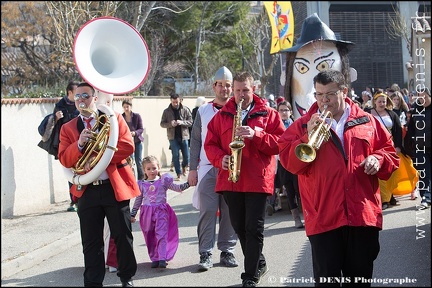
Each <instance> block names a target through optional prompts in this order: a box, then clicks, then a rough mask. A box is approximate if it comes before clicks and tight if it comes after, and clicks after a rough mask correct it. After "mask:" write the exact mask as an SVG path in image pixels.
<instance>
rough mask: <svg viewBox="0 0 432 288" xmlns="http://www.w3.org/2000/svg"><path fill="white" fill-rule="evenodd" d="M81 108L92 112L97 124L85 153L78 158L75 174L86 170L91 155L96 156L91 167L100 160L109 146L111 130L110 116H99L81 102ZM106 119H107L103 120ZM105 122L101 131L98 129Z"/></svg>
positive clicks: (86, 145) (93, 128) (85, 147)
mask: <svg viewBox="0 0 432 288" xmlns="http://www.w3.org/2000/svg"><path fill="white" fill-rule="evenodd" d="M80 109H82V110H84V111H87V112H89V113H91V114H92V115H93V117H94V119H96V124H95V125H94V126H93V127H92V128H91V134H92V137H90V139H89V140H88V141H87V143H86V144H85V145H84V148H83V155H82V156H81V157H80V158H79V159H78V161H77V163H75V166H74V167H73V168H72V170H73V171H74V173H75V174H82V173H84V172H86V171H85V164H86V163H87V162H88V161H89V159H90V157H91V156H95V157H94V158H93V159H92V160H91V162H90V169H92V168H93V167H94V166H95V165H96V164H97V163H98V162H99V160H100V158H101V157H102V155H103V153H104V152H105V149H106V148H107V143H108V136H109V132H110V121H109V118H108V117H107V116H106V115H105V114H103V115H101V116H99V117H98V115H97V113H96V112H95V111H93V110H91V109H89V108H87V107H85V104H84V103H80ZM103 119H105V120H103ZM101 123H103V126H102V128H101V129H100V130H99V132H96V130H97V129H98V128H99V125H100V124H101Z"/></svg>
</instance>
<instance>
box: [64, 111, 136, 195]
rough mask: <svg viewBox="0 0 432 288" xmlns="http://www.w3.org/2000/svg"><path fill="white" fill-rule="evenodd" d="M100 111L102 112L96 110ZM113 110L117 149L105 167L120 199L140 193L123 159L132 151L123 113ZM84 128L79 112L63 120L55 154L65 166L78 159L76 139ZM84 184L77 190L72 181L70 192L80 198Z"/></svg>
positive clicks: (72, 164)
mask: <svg viewBox="0 0 432 288" xmlns="http://www.w3.org/2000/svg"><path fill="white" fill-rule="evenodd" d="M99 113H102V112H101V111H99ZM115 114H116V117H117V121H118V125H119V138H118V142H117V151H116V152H115V153H114V156H113V158H112V159H111V162H110V164H108V167H107V168H106V171H107V173H108V177H109V179H110V180H111V181H110V182H111V185H112V186H113V188H114V194H115V197H116V199H117V201H123V200H129V199H132V198H134V197H136V196H138V195H140V194H141V193H140V191H139V188H138V184H137V181H136V179H135V176H134V174H133V171H132V169H131V167H130V166H129V165H127V162H126V160H125V159H126V158H127V157H128V156H130V155H131V154H132V153H133V152H134V149H135V148H134V147H135V146H134V142H133V138H132V136H131V134H130V131H129V127H128V126H127V124H126V121H125V120H124V118H123V116H122V115H121V114H119V113H117V112H115ZM99 115H100V114H99ZM83 129H84V125H83V123H82V121H81V119H80V117H79V116H78V117H75V118H74V119H72V120H71V121H69V122H67V123H66V124H64V125H63V126H62V128H61V130H60V145H59V153H58V156H59V160H60V163H61V164H62V165H63V166H64V167H66V168H71V167H73V166H74V165H75V164H76V163H77V161H78V159H79V158H80V157H81V156H82V155H83V154H82V153H81V152H80V151H79V149H78V139H79V135H80V131H82V130H83ZM86 187H87V186H83V187H82V189H81V190H79V191H78V190H77V187H76V185H73V186H72V188H71V190H70V192H71V193H72V195H74V196H76V197H78V198H80V197H81V196H82V194H83V193H84V191H85V189H86Z"/></svg>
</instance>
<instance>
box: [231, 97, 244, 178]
mask: <svg viewBox="0 0 432 288" xmlns="http://www.w3.org/2000/svg"><path fill="white" fill-rule="evenodd" d="M243 101H244V99H241V101H240V103H239V104H238V105H237V114H236V115H235V116H234V123H233V133H232V142H231V143H230V144H229V148H230V149H231V156H230V158H229V164H228V170H229V177H228V181H232V182H234V183H236V182H237V181H238V179H239V177H240V168H241V159H242V149H243V148H244V146H245V143H244V141H243V140H242V139H241V137H237V136H235V132H236V128H237V127H240V126H241V123H242V107H241V106H242V104H243Z"/></svg>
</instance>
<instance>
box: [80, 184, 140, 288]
mask: <svg viewBox="0 0 432 288" xmlns="http://www.w3.org/2000/svg"><path fill="white" fill-rule="evenodd" d="M78 216H79V219H80V228H81V241H82V246H83V253H84V286H87V287H89V286H94V287H100V286H102V282H103V280H104V277H105V259H104V239H103V229H104V218H105V216H106V218H107V220H108V224H109V227H110V231H111V237H112V238H114V242H115V244H116V247H117V262H118V272H117V276H119V277H120V279H121V281H128V280H129V279H131V278H132V277H133V276H134V275H135V273H136V270H137V262H136V259H135V254H134V251H133V236H132V225H131V222H130V219H131V217H130V207H129V200H127V201H122V202H118V201H117V200H116V199H115V196H114V190H113V188H112V186H111V184H110V183H107V184H103V185H97V186H93V185H88V186H87V189H86V190H85V192H84V194H83V196H82V197H81V198H79V200H78Z"/></svg>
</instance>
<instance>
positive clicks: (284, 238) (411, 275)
mask: <svg viewBox="0 0 432 288" xmlns="http://www.w3.org/2000/svg"><path fill="white" fill-rule="evenodd" d="M193 189H194V188H189V189H188V190H186V191H185V192H183V193H182V194H179V193H176V192H169V203H170V204H171V206H172V207H173V208H174V210H175V211H176V214H177V217H178V220H179V229H180V245H179V248H178V251H177V254H176V256H175V257H174V259H173V260H172V261H170V262H169V263H168V267H167V268H166V269H159V268H156V269H154V268H150V260H149V257H148V255H147V249H146V246H145V244H144V238H143V236H142V233H141V230H140V227H139V223H134V224H133V230H134V232H133V233H134V237H135V238H134V239H135V240H134V246H135V252H136V256H137V261H138V271H137V274H136V275H135V277H134V283H135V286H137V287H141V286H147V287H158V286H162V287H167V286H170V287H180V286H188V287H190V286H195V287H198V286H201V287H215V286H228V287H229V286H232V287H240V286H241V279H240V274H241V273H242V272H243V256H242V253H241V249H240V245H239V244H237V249H236V251H235V255H236V257H237V259H238V260H239V262H240V263H241V264H240V266H239V267H236V268H226V267H222V266H220V265H219V253H220V252H219V251H217V250H216V249H215V250H214V251H213V252H214V253H213V260H214V263H215V266H214V267H213V268H211V269H210V270H209V271H207V272H198V266H197V264H198V262H199V254H198V243H197V235H196V225H197V222H198V211H197V210H195V209H194V208H193V207H192V205H191V202H192V193H193ZM399 200H400V202H399V203H400V205H399V206H394V207H392V208H389V209H387V210H385V211H384V229H383V231H381V233H380V243H381V251H380V254H379V256H378V258H377V260H376V261H375V270H374V279H373V283H372V286H373V287H395V286H398V287H430V286H431V280H430V274H431V253H430V248H431V229H430V223H431V222H430V220H431V219H430V218H431V217H430V212H431V210H430V209H429V210H425V211H416V209H415V205H416V204H418V203H419V201H418V200H415V201H413V200H409V197H408V196H407V197H401V198H399ZM66 207H67V203H60V204H57V205H55V207H54V208H53V210H52V211H47V213H44V214H40V215H39V214H38V215H30V216H26V217H19V218H18V219H3V220H2V281H1V286H2V287H28V286H33V287H42V286H43V287H66V286H67V287H74V286H83V276H82V275H83V271H84V269H83V262H84V261H83V254H82V246H81V242H80V238H79V225H78V218H77V215H76V214H75V213H74V212H65V208H66ZM265 227H266V228H265V240H264V254H265V256H266V258H267V263H268V264H267V265H268V267H269V269H270V270H269V273H268V274H267V275H266V276H265V279H264V280H263V281H262V282H261V284H260V285H259V286H262V287H264V286H275V287H280V286H291V287H313V286H314V285H313V283H312V278H311V277H312V266H311V264H312V262H311V251H310V245H309V242H308V239H307V237H306V235H305V231H304V229H296V228H294V221H293V219H292V217H291V214H289V213H288V209H287V207H286V203H285V206H284V209H283V210H282V211H279V212H277V213H275V214H273V215H272V216H268V217H267V218H266V224H265ZM401 282H403V283H401ZM104 286H111V287H120V286H121V285H120V281H119V279H118V277H117V276H116V275H115V273H109V272H108V271H107V273H106V277H105V280H104Z"/></svg>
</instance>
